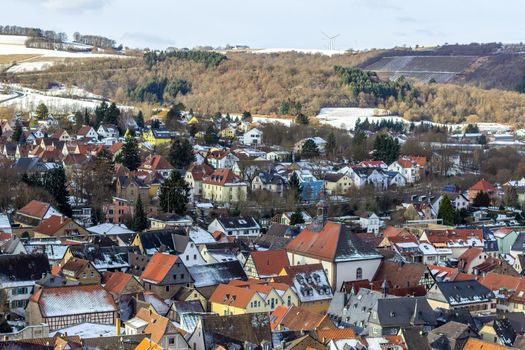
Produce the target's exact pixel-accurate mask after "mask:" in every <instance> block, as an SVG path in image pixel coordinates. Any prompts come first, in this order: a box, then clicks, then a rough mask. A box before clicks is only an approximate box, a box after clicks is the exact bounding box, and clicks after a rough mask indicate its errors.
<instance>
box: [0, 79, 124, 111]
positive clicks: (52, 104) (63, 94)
mask: <svg viewBox="0 0 525 350" xmlns="http://www.w3.org/2000/svg"><path fill="white" fill-rule="evenodd" d="M0 94H2V95H0V107H13V108H14V109H15V110H17V111H22V112H29V111H34V110H35V109H36V107H37V106H38V104H40V103H45V104H46V106H47V107H48V108H49V110H50V111H51V112H52V113H60V114H65V113H71V112H75V111H79V110H83V109H84V108H87V109H90V110H94V109H95V107H96V106H98V105H99V104H100V100H101V98H102V97H101V96H97V95H95V94H92V93H90V92H88V91H85V90H82V89H80V88H78V87H72V88H65V87H62V88H58V89H57V88H55V89H51V90H48V91H39V90H35V89H30V88H26V87H22V86H20V85H16V84H0ZM1 96H4V97H3V98H2V97H1ZM16 96H18V97H16ZM10 97H15V98H11V99H9V98H10ZM73 97H74V98H73ZM6 99H8V100H6ZM119 108H120V109H122V110H131V109H133V107H131V106H119Z"/></svg>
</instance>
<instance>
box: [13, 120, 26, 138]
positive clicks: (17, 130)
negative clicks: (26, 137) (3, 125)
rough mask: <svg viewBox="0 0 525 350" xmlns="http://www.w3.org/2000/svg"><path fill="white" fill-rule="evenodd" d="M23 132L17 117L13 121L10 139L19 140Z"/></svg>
mask: <svg viewBox="0 0 525 350" xmlns="http://www.w3.org/2000/svg"><path fill="white" fill-rule="evenodd" d="M23 133H24V131H23V130H22V123H20V120H18V119H17V120H16V123H15V129H14V130H13V135H11V140H13V141H14V142H20V139H21V138H22V134H23Z"/></svg>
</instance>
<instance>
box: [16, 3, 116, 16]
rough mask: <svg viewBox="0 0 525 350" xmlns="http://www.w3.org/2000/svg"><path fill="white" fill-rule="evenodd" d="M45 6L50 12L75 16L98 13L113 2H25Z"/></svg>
mask: <svg viewBox="0 0 525 350" xmlns="http://www.w3.org/2000/svg"><path fill="white" fill-rule="evenodd" d="M23 1H25V2H31V3H35V4H38V5H41V6H43V7H44V8H46V9H49V10H55V11H58V12H66V13H73V14H84V13H87V12H97V11H100V10H102V9H103V8H104V7H105V6H107V5H108V4H109V3H110V2H111V0H23Z"/></svg>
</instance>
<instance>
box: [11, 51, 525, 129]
mask: <svg viewBox="0 0 525 350" xmlns="http://www.w3.org/2000/svg"><path fill="white" fill-rule="evenodd" d="M487 50H489V48H486V47H481V48H480V47H474V48H472V47H470V46H467V48H466V49H465V50H464V51H461V48H460V47H456V46H454V47H452V48H447V47H445V48H440V49H436V50H433V51H428V50H427V51H413V50H374V51H369V52H359V53H353V54H352V53H346V54H342V55H333V56H325V55H319V54H317V55H311V54H301V53H297V52H286V53H272V54H251V53H239V52H227V53H226V56H225V57H224V58H220V57H212V56H217V54H214V53H212V52H209V53H205V52H198V51H193V52H192V51H181V52H182V53H184V54H182V53H181V54H180V55H179V54H177V56H169V55H166V56H163V55H161V56H160V59H159V58H155V55H153V56H151V55H147V56H148V57H145V58H144V59H143V58H138V57H137V58H130V59H126V60H115V59H109V58H104V59H90V60H65V61H64V62H62V63H60V64H58V65H55V66H52V67H50V68H48V69H47V70H45V71H41V72H19V73H16V74H7V75H4V80H5V81H7V82H18V83H22V84H23V85H27V86H32V87H35V88H40V89H46V88H47V86H49V84H50V83H54V82H59V83H63V84H67V85H69V86H78V87H80V88H82V89H85V90H87V91H90V92H93V93H95V94H97V95H101V96H105V97H108V98H111V99H114V100H115V101H116V102H117V103H120V104H126V105H135V106H139V107H140V108H141V109H143V110H144V111H148V110H150V109H151V108H153V107H154V106H155V105H158V102H161V103H171V102H173V100H174V99H175V98H176V100H177V102H182V103H183V104H184V105H185V106H186V107H187V108H188V109H189V108H192V109H193V110H194V111H196V112H198V113H202V114H208V115H211V114H214V113H216V112H219V111H220V112H229V113H241V112H242V111H250V112H252V113H254V114H280V113H298V112H302V113H304V114H306V115H309V116H314V115H316V114H317V113H318V112H319V110H320V109H321V108H323V107H372V108H376V107H379V108H386V109H389V110H390V111H392V112H394V113H399V114H400V115H401V116H403V117H404V118H406V119H409V120H434V121H438V122H450V123H460V122H466V121H467V122H476V121H488V122H491V121H497V122H502V123H513V124H516V125H520V126H523V125H524V124H525V123H524V122H525V120H524V119H523V115H525V95H524V94H519V93H516V92H506V91H502V90H486V89H485V88H489V89H495V88H498V89H508V90H512V89H513V88H514V87H515V85H516V84H517V82H518V81H519V80H520V79H521V76H522V75H523V73H522V72H523V71H525V64H524V63H523V56H522V55H521V54H519V53H510V52H501V51H497V50H501V48H498V49H497V50H496V51H491V52H489V53H488V54H487V52H486V51H487ZM490 50H495V49H494V48H493V47H490ZM207 56H210V57H209V58H207ZM146 58H147V59H146ZM217 58H218V59H217ZM208 59H209V60H210V61H209V62H208V63H207V60H208ZM336 66H339V67H361V68H363V67H368V68H370V67H371V68H373V70H374V71H376V72H378V76H379V78H384V79H387V80H388V78H389V77H390V78H391V77H395V78H397V77H400V76H402V75H403V76H404V75H405V74H403V73H402V72H406V71H410V72H413V77H415V78H416V79H413V80H412V81H411V80H409V81H411V84H412V85H413V88H414V89H413V90H412V92H411V93H410V94H408V95H406V96H404V97H403V98H402V99H400V98H399V97H398V96H397V95H392V94H387V95H383V96H377V95H375V93H374V92H373V91H372V90H369V91H367V90H366V88H365V86H366V85H363V88H365V90H363V91H361V90H360V89H361V88H359V89H357V90H356V89H355V88H353V89H350V88H349V86H347V85H346V84H345V83H344V82H343V80H342V79H341V76H339V75H338V74H337V73H336V71H335V70H334V67H336ZM392 72H394V74H391V73H392ZM418 77H419V78H418ZM431 79H433V80H434V81H436V82H438V83H437V84H429V83H428V82H429V81H430V80H431ZM439 82H443V83H439ZM383 85H384V84H383ZM379 86H380V88H383V87H385V86H386V88H392V86H387V85H385V86H383V87H381V84H379ZM168 87H169V89H168ZM168 90H169V92H168ZM152 98H153V99H152ZM283 106H288V107H287V108H283ZM289 106H294V107H293V109H289ZM283 111H284V112H283Z"/></svg>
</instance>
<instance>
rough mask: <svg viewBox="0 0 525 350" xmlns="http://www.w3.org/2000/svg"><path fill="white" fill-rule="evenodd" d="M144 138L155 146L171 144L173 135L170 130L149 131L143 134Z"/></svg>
mask: <svg viewBox="0 0 525 350" xmlns="http://www.w3.org/2000/svg"><path fill="white" fill-rule="evenodd" d="M142 138H143V139H144V141H146V142H147V143H149V144H151V145H153V146H159V145H165V144H169V143H171V133H170V132H169V131H168V130H158V129H148V130H146V131H144V132H142Z"/></svg>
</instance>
